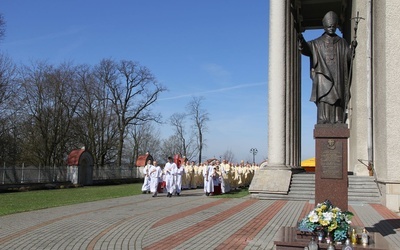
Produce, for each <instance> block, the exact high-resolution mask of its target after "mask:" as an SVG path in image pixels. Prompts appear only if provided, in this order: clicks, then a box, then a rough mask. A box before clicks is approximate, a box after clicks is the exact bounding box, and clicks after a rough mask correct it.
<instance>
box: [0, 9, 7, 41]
mask: <svg viewBox="0 0 400 250" xmlns="http://www.w3.org/2000/svg"><path fill="white" fill-rule="evenodd" d="M5 35H6V21H5V20H4V16H3V14H1V13H0V40H2V39H3V37H4V36H5Z"/></svg>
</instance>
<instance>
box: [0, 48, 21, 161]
mask: <svg viewBox="0 0 400 250" xmlns="http://www.w3.org/2000/svg"><path fill="white" fill-rule="evenodd" d="M17 77H18V73H17V67H16V66H15V64H14V63H13V61H12V60H11V58H9V57H8V56H6V55H4V54H0V159H1V161H2V162H4V163H7V164H15V163H16V161H17V160H18V158H19V153H20V151H21V140H20V139H19V138H20V129H19V124H20V123H21V119H20V117H19V116H20V114H21V112H18V111H19V107H20V106H21V100H20V99H19V96H18V90H19V86H20V85H19V84H18V79H17Z"/></svg>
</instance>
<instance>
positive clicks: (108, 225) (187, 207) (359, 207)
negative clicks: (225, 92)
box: [0, 189, 400, 250]
mask: <svg viewBox="0 0 400 250" xmlns="http://www.w3.org/2000/svg"><path fill="white" fill-rule="evenodd" d="M313 207H314V204H313V201H309V202H307V201H286V200H257V199H251V198H250V197H249V196H247V197H244V198H236V199H228V198H217V197H207V196H205V195H204V194H203V193H202V190H201V189H196V190H184V191H183V192H182V195H181V196H179V197H177V196H173V197H172V198H167V197H166V194H160V195H159V196H158V197H155V198H153V197H152V196H151V195H150V194H141V195H137V196H130V197H123V198H116V199H109V200H103V201H96V202H88V203H82V204H77V205H70V206H63V207H57V208H50V209H43V210H39V211H33V212H26V213H19V214H13V215H8V216H2V217H0V249H7V250H12V249H40V250H42V249H52V250H55V249H90V250H92V249H93V250H94V249H96V250H100V249H274V238H275V236H276V234H277V232H278V230H279V228H281V227H282V226H296V225H297V222H298V221H299V220H300V219H301V218H303V217H304V216H305V214H307V213H308V212H309V211H311V210H312V209H313ZM349 210H350V211H352V212H353V213H354V214H355V217H354V218H353V225H354V226H360V227H366V228H367V230H368V231H370V232H380V233H381V234H382V235H383V236H384V237H385V239H387V241H388V242H389V243H390V244H391V248H390V249H400V233H399V229H400V217H398V216H397V214H395V213H393V212H390V211H389V210H388V209H386V208H385V207H384V206H382V205H378V204H349Z"/></svg>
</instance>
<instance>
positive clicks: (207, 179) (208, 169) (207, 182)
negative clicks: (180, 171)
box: [203, 162, 214, 196]
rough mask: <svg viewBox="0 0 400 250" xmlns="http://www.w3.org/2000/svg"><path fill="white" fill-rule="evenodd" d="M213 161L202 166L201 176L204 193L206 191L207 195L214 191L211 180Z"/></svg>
mask: <svg viewBox="0 0 400 250" xmlns="http://www.w3.org/2000/svg"><path fill="white" fill-rule="evenodd" d="M213 164H214V163H213V162H211V163H207V164H205V165H204V168H203V177H204V193H206V195H207V196H209V195H210V193H213V192H214V182H213V173H214V166H213Z"/></svg>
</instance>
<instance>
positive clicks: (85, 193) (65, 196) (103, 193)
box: [0, 183, 142, 216]
mask: <svg viewBox="0 0 400 250" xmlns="http://www.w3.org/2000/svg"><path fill="white" fill-rule="evenodd" d="M141 188H142V184H141V183H134V184H123V185H110V186H86V187H80V188H65V189H53V190H38V191H27V192H12V193H2V194H0V201H1V202H0V216H2V215H6V214H13V213H20V212H25V211H33V210H38V209H43V208H49V207H58V206H64V205H71V204H77V203H82V202H88V201H97V200H104V199H110V198H118V197H125V196H131V195H136V194H141V193H142V192H141Z"/></svg>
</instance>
